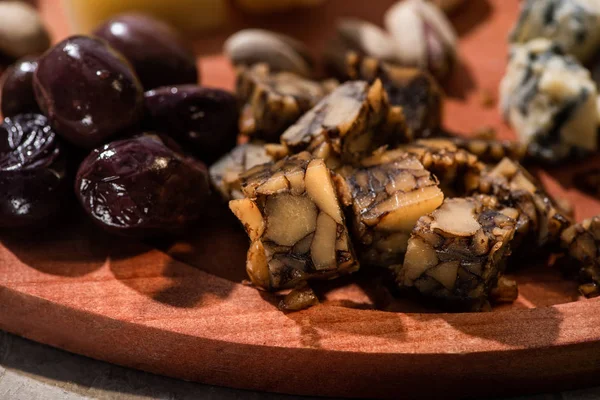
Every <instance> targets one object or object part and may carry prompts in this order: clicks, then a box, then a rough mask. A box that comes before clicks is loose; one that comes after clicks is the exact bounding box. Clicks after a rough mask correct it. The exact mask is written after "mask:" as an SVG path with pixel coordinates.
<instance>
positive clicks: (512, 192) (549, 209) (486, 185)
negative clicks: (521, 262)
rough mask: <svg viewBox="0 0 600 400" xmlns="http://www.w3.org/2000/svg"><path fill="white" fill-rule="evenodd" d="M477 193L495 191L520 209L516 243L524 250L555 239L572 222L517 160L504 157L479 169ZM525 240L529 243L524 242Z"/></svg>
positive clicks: (498, 195)
mask: <svg viewBox="0 0 600 400" xmlns="http://www.w3.org/2000/svg"><path fill="white" fill-rule="evenodd" d="M476 191H477V192H478V193H482V194H490V195H494V196H496V197H497V198H498V200H499V201H500V203H502V204H504V205H507V206H510V207H514V208H516V209H518V210H519V212H520V215H519V218H518V222H517V235H516V237H515V244H514V246H513V249H516V248H517V246H521V247H523V248H524V249H525V250H526V251H529V250H532V249H537V248H539V247H543V246H546V245H549V244H555V243H557V242H558V240H559V238H560V235H561V233H562V231H563V230H564V229H565V228H567V227H568V226H569V225H570V224H571V222H570V220H569V218H568V217H567V216H565V215H564V214H563V213H562V212H561V210H560V207H559V206H558V205H557V204H556V202H555V201H554V200H553V199H552V198H551V197H550V196H549V195H548V194H547V193H546V192H545V191H544V189H543V188H542V187H541V185H540V184H539V183H538V181H537V180H536V179H535V178H534V177H533V176H531V175H530V174H529V173H528V172H527V171H526V170H525V168H523V167H522V166H521V165H519V164H518V163H516V162H514V161H511V160H509V159H508V158H505V159H504V160H502V161H501V162H500V163H499V164H498V165H496V166H495V167H494V168H492V169H490V170H487V171H485V172H483V173H482V176H481V181H480V185H479V188H478V189H477V190H476ZM523 242H528V243H529V244H531V246H525V245H523Z"/></svg>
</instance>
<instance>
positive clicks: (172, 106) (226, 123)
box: [144, 85, 239, 164]
mask: <svg viewBox="0 0 600 400" xmlns="http://www.w3.org/2000/svg"><path fill="white" fill-rule="evenodd" d="M144 103H145V120H144V125H145V127H146V128H147V129H149V130H156V131H158V132H162V133H165V134H167V135H169V136H171V137H173V138H174V139H175V140H176V141H178V142H179V143H180V144H181V145H182V146H183V148H184V149H185V150H186V151H187V152H189V153H191V154H193V155H194V156H196V157H197V158H199V159H201V160H202V161H204V162H206V163H209V164H210V163H212V162H213V161H215V160H217V159H218V158H219V157H221V156H222V155H223V154H225V153H226V152H228V151H229V150H231V149H232V148H233V147H234V146H235V144H236V137H237V133H238V118H239V115H238V107H237V103H236V99H235V97H234V96H233V95H232V94H231V93H229V92H226V91H224V90H220V89H213V88H205V87H200V86H196V85H181V86H170V87H162V88H158V89H155V90H151V91H148V92H146V94H145V100H144Z"/></svg>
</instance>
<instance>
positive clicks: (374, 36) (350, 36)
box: [337, 18, 399, 62]
mask: <svg viewBox="0 0 600 400" xmlns="http://www.w3.org/2000/svg"><path fill="white" fill-rule="evenodd" d="M337 32H338V35H339V36H340V38H341V39H342V40H343V41H344V42H345V43H347V45H348V46H349V47H351V48H353V49H357V50H360V51H361V52H363V53H364V54H366V55H368V56H371V57H374V58H377V59H379V60H383V61H391V62H398V61H399V59H398V49H397V47H396V44H395V43H394V40H393V39H392V37H391V36H390V35H389V34H388V33H387V32H385V31H384V30H383V29H381V28H380V27H378V26H377V25H374V24H372V23H370V22H367V21H362V20H359V19H355V18H344V19H342V20H340V21H339V23H338V25H337Z"/></svg>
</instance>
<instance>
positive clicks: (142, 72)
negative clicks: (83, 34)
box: [94, 14, 198, 90]
mask: <svg viewBox="0 0 600 400" xmlns="http://www.w3.org/2000/svg"><path fill="white" fill-rule="evenodd" d="M94 35H96V36H98V37H101V38H102V39H104V40H106V41H108V43H110V45H111V46H113V47H114V48H115V49H117V50H118V51H120V52H121V53H123V55H124V56H125V57H126V58H127V59H128V60H129V62H131V64H132V65H133V68H134V69H135V71H136V72H137V74H138V76H139V78H140V81H141V82H142V85H143V86H144V89H145V90H149V89H154V88H157V87H159V86H167V85H179V84H184V83H198V69H197V67H196V58H195V56H194V53H193V51H192V49H191V46H190V45H189V43H187V42H186V41H185V40H184V38H183V37H182V36H181V35H180V34H179V32H177V31H176V30H175V29H174V28H173V27H171V26H170V25H168V24H166V23H164V22H162V21H160V20H157V19H155V18H152V17H150V16H146V15H142V14H122V15H118V16H116V17H114V18H112V19H110V20H108V21H107V22H105V23H104V24H102V25H100V26H99V27H98V28H96V30H95V31H94Z"/></svg>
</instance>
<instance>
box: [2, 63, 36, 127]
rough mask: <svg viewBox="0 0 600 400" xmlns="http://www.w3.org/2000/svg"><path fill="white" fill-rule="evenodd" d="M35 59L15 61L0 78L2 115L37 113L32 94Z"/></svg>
mask: <svg viewBox="0 0 600 400" xmlns="http://www.w3.org/2000/svg"><path fill="white" fill-rule="evenodd" d="M36 69H37V59H36V58H33V57H26V58H23V59H21V60H19V61H17V62H16V63H15V64H14V65H12V66H11V67H10V68H9V69H7V70H6V72H4V75H3V76H2V115H3V116H4V117H12V116H14V115H17V114H23V113H39V112H40V108H39V106H38V104H37V101H36V100H35V95H34V94H33V73H34V72H35V70H36Z"/></svg>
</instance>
